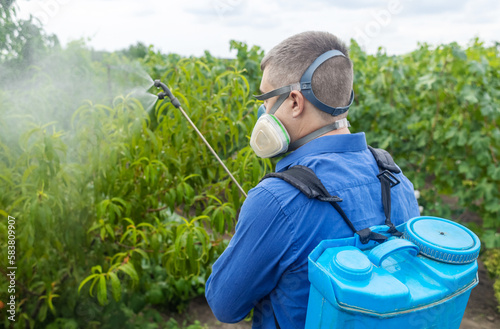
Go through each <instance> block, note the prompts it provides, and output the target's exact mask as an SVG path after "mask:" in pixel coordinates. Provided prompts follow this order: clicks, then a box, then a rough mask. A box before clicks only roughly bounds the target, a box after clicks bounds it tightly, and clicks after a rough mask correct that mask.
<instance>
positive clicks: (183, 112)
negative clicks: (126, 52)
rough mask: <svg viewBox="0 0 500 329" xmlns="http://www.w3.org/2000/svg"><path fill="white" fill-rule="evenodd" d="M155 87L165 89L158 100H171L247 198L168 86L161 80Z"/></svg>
mask: <svg viewBox="0 0 500 329" xmlns="http://www.w3.org/2000/svg"><path fill="white" fill-rule="evenodd" d="M154 85H155V87H156V88H162V89H163V92H160V93H159V94H158V98H159V99H165V96H166V97H168V98H169V99H170V102H171V103H172V105H173V106H175V107H176V108H178V109H179V110H180V111H181V113H182V115H184V117H185V118H186V119H187V121H188V122H189V124H190V125H191V126H192V127H193V129H194V130H195V131H196V133H197V134H198V136H200V138H201V139H202V140H203V142H204V143H205V145H207V147H208V149H209V150H210V152H212V154H213V155H214V156H215V158H216V159H217V161H219V163H220V164H221V166H222V167H223V168H224V170H225V171H226V172H227V174H228V175H229V177H230V178H231V180H232V181H233V182H234V183H235V184H236V186H238V188H239V190H240V192H241V194H243V195H244V196H245V198H246V197H247V194H246V193H245V190H243V188H242V187H241V185H240V184H239V183H238V181H237V180H236V178H234V176H233V174H231V172H230V171H229V169H228V168H227V167H226V165H225V164H224V162H222V160H221V158H219V156H218V155H217V153H216V152H215V151H214V149H213V148H212V146H210V143H208V141H207V140H206V139H205V137H204V136H203V134H202V133H201V132H200V130H199V129H198V128H197V127H196V125H195V124H194V123H193V121H191V119H190V118H189V116H188V115H187V113H186V112H185V111H184V110H183V109H182V106H181V103H180V102H179V100H178V99H177V98H176V97H175V96H174V95H173V94H172V92H171V91H170V89H168V87H167V85H166V84H164V83H163V82H161V81H160V80H155V83H154Z"/></svg>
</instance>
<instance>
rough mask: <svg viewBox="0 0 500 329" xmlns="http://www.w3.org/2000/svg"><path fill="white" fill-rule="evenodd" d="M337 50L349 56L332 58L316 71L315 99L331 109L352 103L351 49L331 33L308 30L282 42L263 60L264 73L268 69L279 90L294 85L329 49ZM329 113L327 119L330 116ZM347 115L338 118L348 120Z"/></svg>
mask: <svg viewBox="0 0 500 329" xmlns="http://www.w3.org/2000/svg"><path fill="white" fill-rule="evenodd" d="M334 49H336V50H338V51H340V52H341V53H343V54H344V55H345V56H346V57H345V58H344V57H342V56H337V57H333V58H330V59H329V60H327V61H326V62H324V63H323V64H321V65H320V66H319V67H318V69H317V70H316V71H315V72H314V75H313V77H312V88H313V91H314V94H315V95H316V97H317V98H318V99H319V100H321V101H322V102H323V103H325V104H327V105H329V106H332V107H341V106H347V105H348V104H349V100H350V96H351V90H352V85H353V68H352V62H351V60H350V59H349V50H348V48H347V46H346V45H345V43H344V42H342V41H341V40H339V39H338V38H337V37H336V36H335V35H333V34H331V33H328V32H318V31H309V32H303V33H299V34H296V35H294V36H291V37H289V38H288V39H285V40H283V41H282V42H281V43H279V44H278V45H277V46H275V47H274V48H273V49H271V50H270V51H269V53H267V55H266V56H264V58H263V59H262V62H261V64H260V67H261V69H262V71H264V69H266V68H267V69H268V77H269V82H270V83H271V84H272V85H273V86H274V87H275V88H279V87H282V86H286V85H289V84H292V83H295V82H299V80H300V78H301V77H302V75H303V74H304V72H305V71H306V69H307V68H308V67H309V66H310V65H311V64H312V62H313V61H314V60H315V59H316V58H318V57H319V56H320V55H321V54H323V53H325V52H327V51H329V50H334ZM321 113H323V114H326V116H324V117H325V118H327V117H330V118H331V115H329V114H327V113H325V112H323V111H321ZM346 116H347V112H346V113H344V114H342V115H340V116H337V117H335V119H337V120H338V119H340V118H341V117H346Z"/></svg>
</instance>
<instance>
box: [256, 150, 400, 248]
mask: <svg viewBox="0 0 500 329" xmlns="http://www.w3.org/2000/svg"><path fill="white" fill-rule="evenodd" d="M368 149H369V150H370V151H371V152H372V154H373V157H374V158H375V160H376V161H377V165H378V168H379V172H380V173H379V174H378V175H377V177H378V178H379V179H380V185H381V188H382V203H383V206H384V213H385V224H386V225H387V226H389V230H388V231H387V232H388V233H390V234H392V235H395V236H401V235H402V233H401V232H399V231H398V230H397V229H396V227H395V226H394V224H392V222H391V188H392V187H394V186H396V185H398V184H399V183H400V182H399V180H398V179H397V178H396V176H394V174H398V173H400V172H401V170H399V168H398V167H397V166H396V164H395V163H394V160H393V159H392V157H391V155H390V154H389V153H388V152H387V151H385V150H382V149H375V148H372V147H371V146H368ZM269 177H276V178H280V179H282V180H284V181H285V182H287V183H289V184H291V185H292V186H294V187H295V188H297V189H298V190H300V191H301V192H302V193H304V194H305V195H306V196H307V197H308V198H310V199H318V200H320V201H324V202H329V203H330V204H331V205H332V206H333V207H334V208H335V210H337V212H338V213H339V214H340V216H341V217H342V218H343V219H344V221H345V222H346V224H347V225H348V226H349V228H350V229H351V230H352V231H353V232H354V233H357V234H358V235H359V237H360V241H361V242H362V243H363V244H366V243H368V241H370V240H374V241H377V242H383V241H384V240H386V239H387V237H386V236H384V235H382V234H379V233H376V232H372V231H371V230H370V228H364V229H362V230H357V229H356V228H355V227H354V225H353V224H352V222H351V221H350V220H349V218H347V215H346V214H345V213H344V211H343V210H342V208H341V207H340V205H339V204H338V203H339V202H342V199H341V198H339V197H338V196H333V195H331V194H330V193H328V191H327V190H326V188H325V186H324V185H323V183H321V181H320V180H319V178H318V177H317V176H316V174H315V173H314V171H312V169H310V168H308V167H305V166H300V165H297V166H293V167H291V168H289V169H288V170H285V171H283V172H275V173H270V174H267V175H266V176H264V178H262V180H264V179H266V178H269Z"/></svg>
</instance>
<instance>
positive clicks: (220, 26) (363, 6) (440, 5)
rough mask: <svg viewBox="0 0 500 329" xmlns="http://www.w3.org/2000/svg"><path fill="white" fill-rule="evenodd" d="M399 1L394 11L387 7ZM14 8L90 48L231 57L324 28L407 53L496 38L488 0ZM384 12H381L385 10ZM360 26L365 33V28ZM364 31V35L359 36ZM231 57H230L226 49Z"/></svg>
mask: <svg viewBox="0 0 500 329" xmlns="http://www.w3.org/2000/svg"><path fill="white" fill-rule="evenodd" d="M395 1H399V6H400V8H399V10H397V12H391V11H390V10H389V9H390V8H391V7H390V6H391V4H394V2H395ZM18 3H19V7H20V13H21V15H22V16H24V17H27V16H29V15H30V14H33V15H35V16H37V17H39V18H40V19H41V20H43V21H44V22H45V23H46V24H45V26H46V29H47V31H48V32H51V33H55V34H57V35H58V36H59V38H60V40H61V41H62V42H63V43H64V42H67V41H69V40H71V39H77V38H81V37H90V38H91V41H90V45H91V46H92V47H94V48H96V49H106V50H116V49H121V48H125V47H128V46H129V45H130V44H135V43H136V42H137V41H142V42H144V43H146V44H153V45H155V46H156V47H157V48H159V49H161V50H162V51H165V52H175V53H180V54H182V55H201V54H203V52H204V50H209V51H210V52H211V53H212V54H214V55H216V56H224V57H227V56H231V54H230V52H229V40H231V39H235V40H239V41H245V42H247V43H249V44H251V45H259V46H262V47H263V48H264V49H265V50H269V49H270V48H271V47H273V46H274V45H275V44H277V43H278V42H280V41H281V40H283V39H284V38H286V37H289V36H291V35H293V34H295V33H299V32H302V31H306V30H326V31H329V32H332V33H334V34H337V35H338V36H339V37H341V38H342V39H344V40H346V41H348V40H349V39H350V38H352V37H356V38H358V39H365V42H364V43H363V42H362V44H364V46H365V48H366V50H368V51H370V52H375V51H376V50H377V48H378V47H379V46H383V47H384V48H385V49H386V50H387V52H388V53H403V52H408V51H411V50H413V49H415V48H416V47H417V42H419V41H420V42H428V43H433V44H436V43H441V42H446V43H447V42H451V41H458V42H459V43H461V44H466V43H467V42H468V41H469V40H470V39H471V38H473V37H474V36H479V37H480V38H482V39H483V40H486V41H492V40H495V39H496V40H498V31H500V20H498V17H500V9H499V7H500V6H499V5H498V2H497V1H496V0H477V1H472V0H455V1H451V0H441V1H436V0H421V1H416V0H352V1H331V0H310V1H304V0H288V1H286V0H275V1H272V0H253V1H250V0H190V1H172V0H171V1H168V0H141V1H136V0H86V1H83V0H39V1H26V0H19V1H18ZM388 11H389V14H387V12H388ZM367 31H368V32H367ZM363 34H364V36H363ZM233 55H234V54H233Z"/></svg>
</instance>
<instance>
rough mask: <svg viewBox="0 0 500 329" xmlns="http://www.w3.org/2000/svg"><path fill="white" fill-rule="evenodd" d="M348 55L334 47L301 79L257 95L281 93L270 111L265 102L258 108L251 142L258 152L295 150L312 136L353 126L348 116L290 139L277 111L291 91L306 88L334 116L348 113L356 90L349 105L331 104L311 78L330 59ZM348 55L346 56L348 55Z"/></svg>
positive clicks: (269, 153)
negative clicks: (318, 93)
mask: <svg viewBox="0 0 500 329" xmlns="http://www.w3.org/2000/svg"><path fill="white" fill-rule="evenodd" d="M335 56H344V54H342V53H341V52H340V51H338V50H330V51H327V52H326V53H324V54H322V55H321V56H319V57H318V58H316V60H315V61H314V62H313V63H312V64H311V65H310V66H309V67H308V68H307V70H306V71H305V72H304V74H303V75H302V78H301V79H300V82H298V83H294V84H291V85H288V86H284V87H281V88H278V89H275V90H272V91H270V92H268V93H265V94H262V95H259V96H255V98H257V99H258V100H261V101H263V100H266V99H269V98H271V97H275V96H279V98H278V100H277V101H276V103H274V105H273V107H272V108H271V109H270V110H269V112H268V113H266V112H267V111H266V107H265V106H264V105H261V106H260V107H259V110H258V115H259V119H258V120H257V122H256V123H255V126H254V128H253V131H252V136H251V137H250V146H251V147H252V149H253V150H254V152H255V154H257V156H259V157H261V158H271V157H274V156H277V155H280V154H283V153H286V152H288V151H294V150H296V149H297V148H299V147H300V146H302V145H304V144H306V143H308V142H310V141H311V140H313V139H315V138H317V137H319V136H321V135H323V134H325V133H327V132H330V131H333V130H336V129H341V128H345V127H349V126H350V125H349V122H348V121H347V119H342V120H338V121H336V122H334V123H332V124H329V125H326V126H324V127H322V128H320V129H318V130H316V131H313V132H312V133H310V134H308V135H306V136H304V137H302V138H300V139H298V140H296V141H294V142H293V143H290V135H289V134H288V132H287V131H286V128H285V126H284V125H283V124H282V123H281V121H280V120H279V119H278V118H277V117H276V116H275V115H274V113H276V111H277V110H278V108H279V107H280V106H281V105H282V104H283V102H284V101H285V100H286V99H287V98H288V97H289V96H290V92H292V91H294V90H298V91H300V92H302V94H303V95H304V97H305V98H306V99H307V100H308V101H310V102H311V103H312V104H313V105H314V106H315V107H316V108H318V109H319V110H321V111H324V112H326V113H329V114H331V115H332V116H337V115H340V114H342V113H345V112H346V111H347V110H348V109H349V107H350V106H351V104H352V102H353V100H354V91H351V99H350V101H349V105H347V106H344V107H331V106H329V105H326V104H325V103H323V102H321V101H320V100H319V99H318V98H317V97H316V96H315V95H314V93H313V91H312V87H311V80H312V76H313V74H314V71H316V69H317V68H318V67H319V66H320V65H321V64H323V62H325V61H326V60H328V59H330V58H332V57H335ZM344 57H345V56H344Z"/></svg>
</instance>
